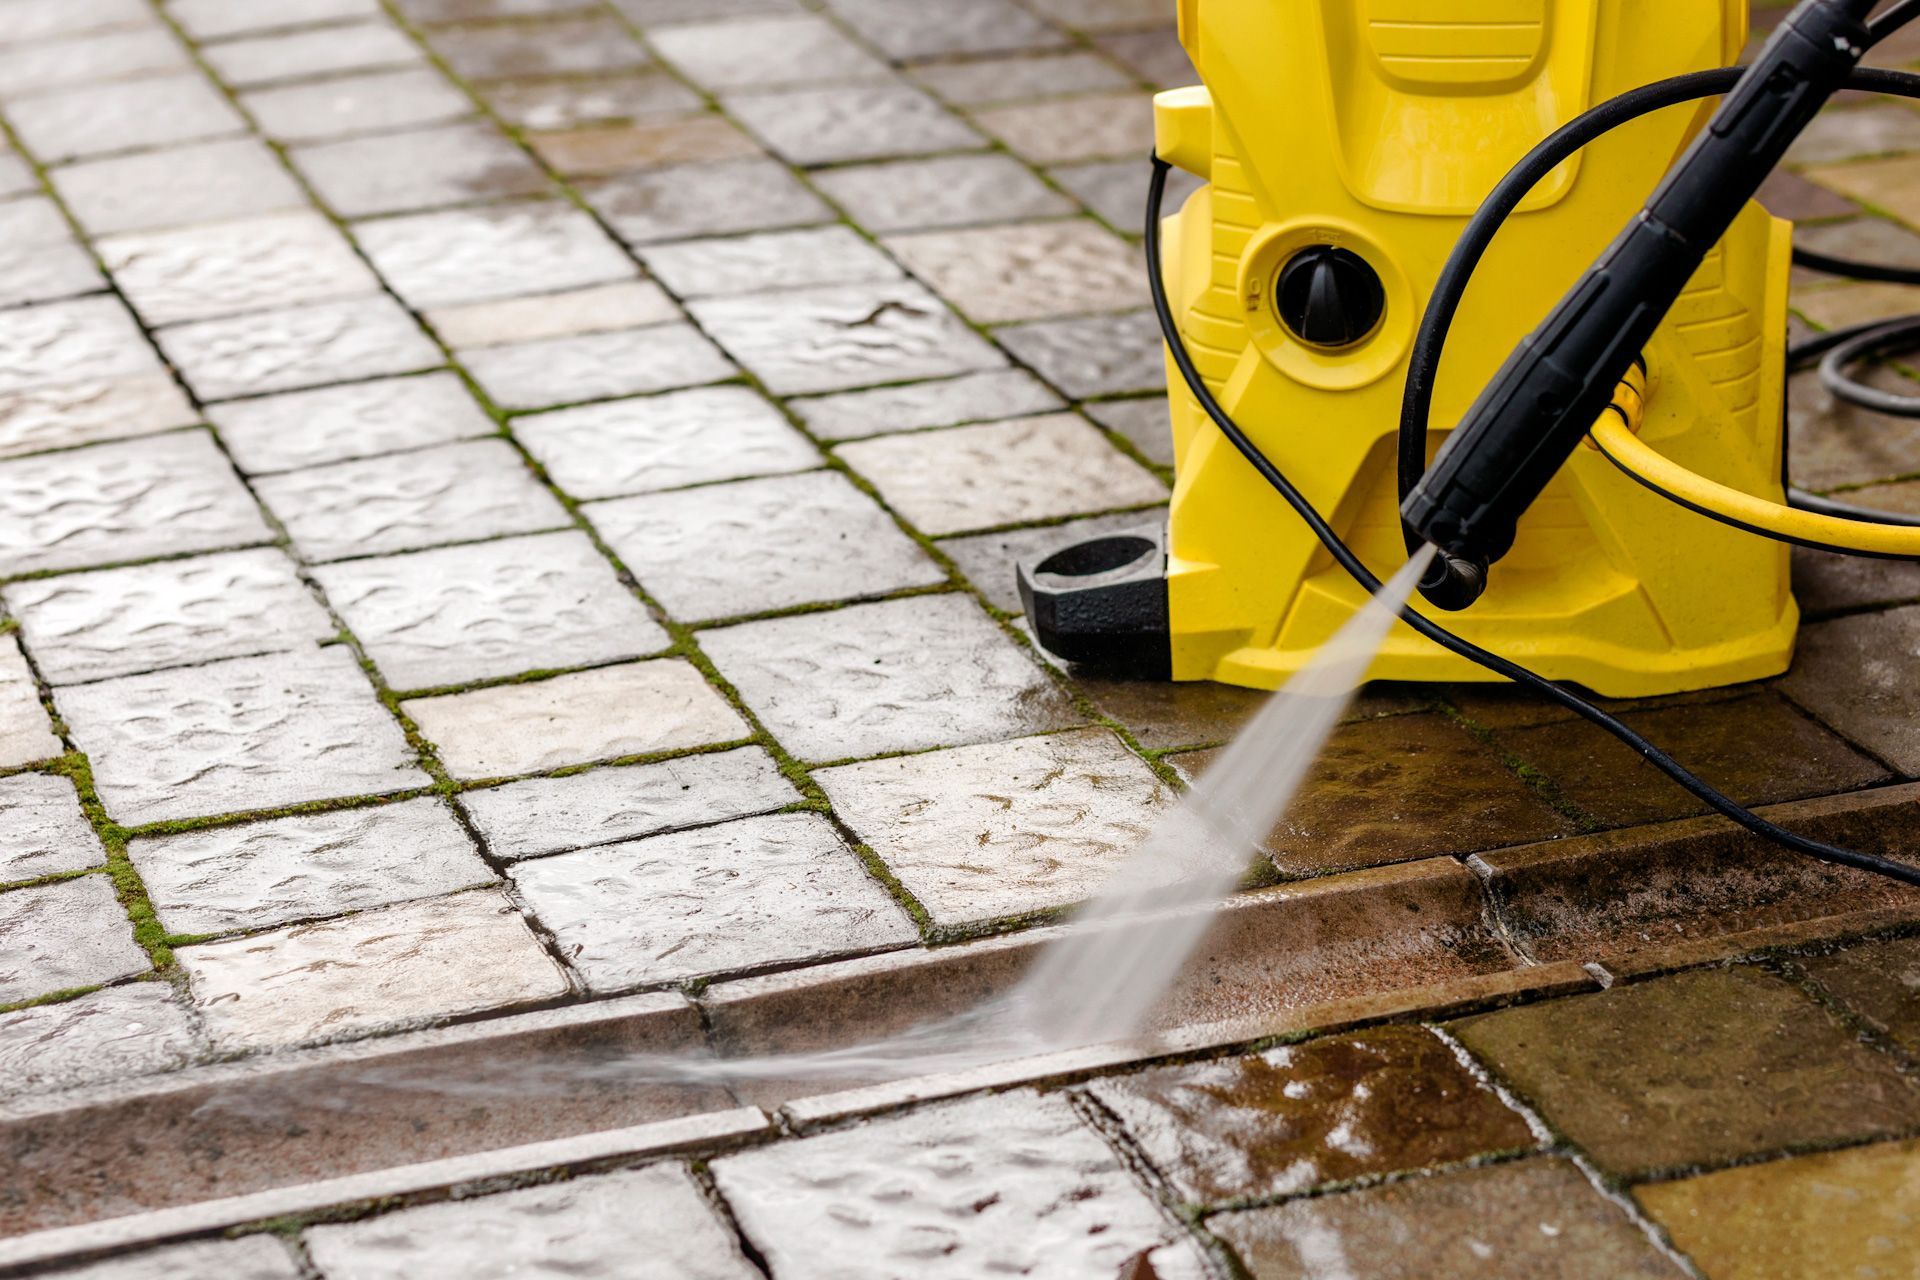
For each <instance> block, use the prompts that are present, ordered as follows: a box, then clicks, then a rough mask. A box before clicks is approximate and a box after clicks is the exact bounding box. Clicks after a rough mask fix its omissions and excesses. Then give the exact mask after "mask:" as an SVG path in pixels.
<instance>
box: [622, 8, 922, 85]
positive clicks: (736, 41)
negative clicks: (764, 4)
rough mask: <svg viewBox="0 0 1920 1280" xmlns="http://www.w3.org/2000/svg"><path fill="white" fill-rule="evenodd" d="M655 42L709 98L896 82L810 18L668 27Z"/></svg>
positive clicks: (825, 24)
mask: <svg viewBox="0 0 1920 1280" xmlns="http://www.w3.org/2000/svg"><path fill="white" fill-rule="evenodd" d="M652 41H653V47H654V48H655V49H657V50H659V51H660V56H661V57H662V58H664V59H666V60H667V61H668V62H670V63H672V64H673V65H674V66H675V67H676V68H678V69H679V71H680V73H681V74H682V75H684V76H686V78H687V79H689V80H691V81H693V82H694V83H695V84H697V85H699V86H700V87H701V88H703V89H705V90H707V91H708V92H709V93H720V92H723V91H726V90H730V89H773V88H790V87H797V86H801V85H816V84H825V85H836V84H849V83H853V82H855V81H860V80H873V81H881V82H884V81H888V80H891V79H892V78H893V75H892V72H890V71H889V70H888V69H887V65H886V63H884V62H881V61H880V60H879V59H878V58H876V57H874V56H873V55H872V54H870V53H868V52H867V51H866V50H865V49H862V48H861V47H860V46H859V45H858V44H857V43H855V42H854V41H852V40H850V39H848V38H847V37H846V36H844V35H842V34H841V33H840V31H839V29H838V28H836V27H835V26H834V25H833V24H832V23H830V22H827V21H826V20H825V19H823V18H819V17H816V16H814V15H812V14H805V15H801V14H795V15H793V16H791V17H772V18H750V19H745V20H740V21H735V22H715V23H711V24H702V25H698V26H685V27H667V28H664V29H662V30H660V31H656V32H654V33H653V35H652Z"/></svg>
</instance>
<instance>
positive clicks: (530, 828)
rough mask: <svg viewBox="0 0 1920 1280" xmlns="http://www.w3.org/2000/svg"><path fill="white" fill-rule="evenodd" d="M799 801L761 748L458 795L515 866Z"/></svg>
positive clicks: (494, 847) (498, 853)
mask: <svg viewBox="0 0 1920 1280" xmlns="http://www.w3.org/2000/svg"><path fill="white" fill-rule="evenodd" d="M801 799H802V796H801V794H800V792H799V790H798V789H797V788H795V787H794V785H793V784H792V783H791V782H788V781H787V780H786V778H785V777H783V776H782V775H781V773H780V769H779V766H778V765H777V764H775V762H774V759H773V757H772V756H770V755H768V754H767V753H766V752H765V751H763V750H761V749H760V748H758V747H740V748H737V749H736V750H733V751H719V752H709V753H707V754H704V755H694V756H682V757H680V758H678V759H674V760H662V761H660V762H659V763H658V764H637V765H612V766H608V767H607V768H603V769H590V770H588V771H587V772H585V773H576V774H569V775H567V776H566V777H561V778H529V779H527V780H526V781H524V782H510V783H507V784H506V785H505V786H499V787H489V788H487V789H485V790H482V791H469V792H466V793H465V794H463V795H462V796H461V797H460V807H461V808H462V809H464V810H466V812H467V815H468V816H469V817H470V818H472V820H473V824H474V826H475V827H477V828H478V829H479V831H480V835H481V837H482V839H484V840H485V841H486V845H487V850H488V852H489V853H491V854H492V855H493V856H494V857H496V858H502V859H507V860H518V859H520V858H537V857H540V856H541V855H543V854H549V853H565V852H568V851H570V850H574V849H584V848H588V847H591V846H593V845H603V844H614V843H617V842H619V841H622V840H634V839H638V838H639V837H641V836H651V835H659V834H660V833H662V832H666V831H673V830H677V829H679V828H683V827H695V826H703V825H705V824H708V823H715V822H724V821H727V820H729V819H732V818H748V817H753V816H756V815H758V814H762V813H766V812H769V811H771V810H774V809H782V808H785V807H786V806H788V805H790V804H797V803H799V802H800V800H801Z"/></svg>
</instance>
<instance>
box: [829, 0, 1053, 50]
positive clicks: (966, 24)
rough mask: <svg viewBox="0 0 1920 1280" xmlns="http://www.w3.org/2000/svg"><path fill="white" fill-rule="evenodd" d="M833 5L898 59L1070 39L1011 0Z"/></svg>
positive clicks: (845, 0) (843, 1) (846, 0)
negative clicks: (933, 3) (934, 5)
mask: <svg viewBox="0 0 1920 1280" xmlns="http://www.w3.org/2000/svg"><path fill="white" fill-rule="evenodd" d="M829 7H830V8H831V9H832V10H833V11H834V12H835V13H836V14H838V15H839V16H840V17H841V19H843V20H844V21H845V22H846V23H847V24H848V25H849V26H851V27H852V28H853V29H854V30H856V31H858V32H859V33H860V34H861V35H862V36H864V37H866V39H868V40H869V41H871V42H872V43H873V44H874V45H876V46H878V48H879V49H880V51H881V52H883V53H885V54H886V55H887V56H888V57H889V58H892V59H894V60H895V61H898V62H906V61H911V60H914V59H918V58H936V57H950V56H953V55H956V54H969V53H1007V52H1013V51H1018V50H1022V49H1051V48H1058V47H1060V46H1061V45H1064V44H1066V43H1067V39H1066V37H1065V36H1064V35H1062V34H1061V33H1060V32H1059V31H1056V30H1055V29H1054V28H1052V27H1050V26H1048V25H1047V24H1046V23H1044V22H1042V21H1040V19H1038V18H1036V17H1035V16H1034V15H1033V13H1032V12H1031V11H1029V10H1027V9H1023V8H1021V7H1020V6H1018V5H1016V4H1014V3H1012V2H1011V0H970V2H969V3H967V4H958V5H943V6H941V7H940V8H938V9H933V8H930V7H929V6H927V5H924V4H920V3H917V0H831V4H830V5H829Z"/></svg>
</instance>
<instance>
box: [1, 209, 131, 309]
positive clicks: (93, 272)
mask: <svg viewBox="0 0 1920 1280" xmlns="http://www.w3.org/2000/svg"><path fill="white" fill-rule="evenodd" d="M106 283H107V282H106V279H105V277H103V276H102V275H101V274H100V268H99V267H97V266H95V265H94V263H93V258H92V256H91V255H90V254H88V253H87V251H86V250H85V249H83V248H81V247H80V243H79V241H77V240H75V239H74V238H73V232H72V231H71V230H70V229H69V228H68V226H67V221H66V219H65V218H63V217H62V216H61V215H60V210H59V207H58V206H56V205H55V204H54V203H53V201H51V200H49V199H47V198H45V197H44V196H34V197H31V198H29V199H25V200H10V201H7V202H6V203H5V204H0V306H17V305H19V304H22V303H29V302H54V301H57V300H59V299H61V298H72V297H75V296H77V295H79V294H83V293H94V292H96V291H98V290H101V289H104V288H106Z"/></svg>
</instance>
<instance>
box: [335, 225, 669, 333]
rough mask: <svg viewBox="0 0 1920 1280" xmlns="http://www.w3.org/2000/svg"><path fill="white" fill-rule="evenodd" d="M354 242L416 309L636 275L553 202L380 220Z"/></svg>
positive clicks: (608, 243) (598, 235) (599, 235)
mask: <svg viewBox="0 0 1920 1280" xmlns="http://www.w3.org/2000/svg"><path fill="white" fill-rule="evenodd" d="M354 235H355V236H356V237H357V238H358V239H359V241H360V244H361V247H362V248H364V249H365V250H366V252H367V257H368V258H370V259H371V260H372V262H373V265H374V269H375V270H377V271H378V272H379V273H380V274H381V275H382V276H383V277H385V279H386V281H387V283H388V284H390V285H392V286H393V291H394V292H395V293H397V294H399V295H400V296H401V297H402V298H404V299H405V300H406V301H407V303H408V304H409V305H411V306H413V307H414V308H415V309H419V310H424V309H426V308H428V307H444V306H448V305H450V304H452V303H456V302H481V301H487V300H491V299H495V298H512V297H518V296H520V295H523V294H529V293H557V292H559V291H560V290H562V289H574V288H579V287H580V286H582V285H590V284H605V283H607V282H609V281H614V280H627V279H632V278H633V277H635V276H637V275H638V274H639V272H638V269H637V268H635V267H634V265H633V260H632V259H630V258H628V257H627V255H626V254H625V253H624V252H623V251H622V250H621V248H620V246H619V245H617V244H615V243H614V242H613V241H612V240H611V239H609V238H608V236H607V233H606V232H604V231H602V230H601V229H600V228H599V227H597V226H595V225H594V222H593V219H592V218H589V217H588V216H587V215H586V214H584V213H582V212H580V210H578V209H576V208H574V207H573V206H572V205H570V204H566V203H563V202H561V201H557V200H540V201H526V202H519V201H516V202H513V203H510V204H494V205H487V206H486V207H484V208H479V209H456V210H452V211H449V212H446V213H426V214H418V215H415V216H413V217H405V218H383V219H380V220H378V221H375V222H365V223H361V224H360V225H359V226H357V227H355V228H354Z"/></svg>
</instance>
